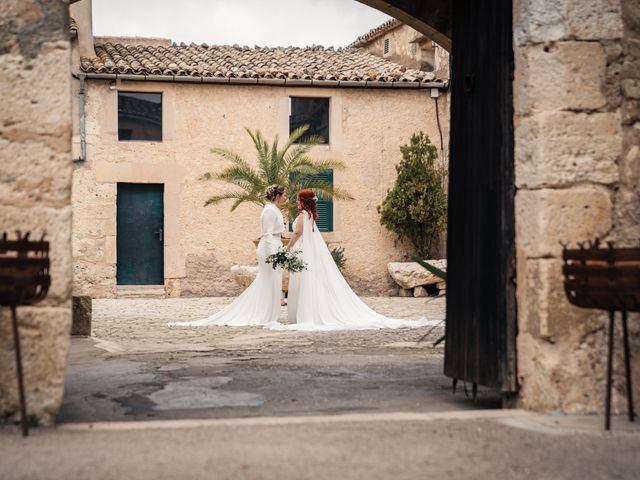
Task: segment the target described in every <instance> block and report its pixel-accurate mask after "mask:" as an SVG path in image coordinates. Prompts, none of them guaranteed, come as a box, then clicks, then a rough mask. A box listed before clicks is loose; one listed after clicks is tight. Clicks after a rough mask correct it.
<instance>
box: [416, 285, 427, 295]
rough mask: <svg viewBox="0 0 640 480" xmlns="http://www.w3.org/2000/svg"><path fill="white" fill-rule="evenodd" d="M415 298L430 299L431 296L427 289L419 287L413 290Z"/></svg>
mask: <svg viewBox="0 0 640 480" xmlns="http://www.w3.org/2000/svg"><path fill="white" fill-rule="evenodd" d="M413 296H414V297H428V296H429V294H428V293H427V289H426V288H424V287H421V286H418V287H416V288H414V289H413Z"/></svg>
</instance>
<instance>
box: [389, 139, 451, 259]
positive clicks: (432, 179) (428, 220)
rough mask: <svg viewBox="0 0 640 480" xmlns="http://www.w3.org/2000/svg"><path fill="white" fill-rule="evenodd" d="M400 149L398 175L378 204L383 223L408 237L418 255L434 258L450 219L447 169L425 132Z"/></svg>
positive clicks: (400, 235) (398, 233) (402, 235)
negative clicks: (400, 157)
mask: <svg viewBox="0 0 640 480" xmlns="http://www.w3.org/2000/svg"><path fill="white" fill-rule="evenodd" d="M400 151H401V152H402V160H401V161H400V163H399V164H398V165H397V166H396V172H397V174H398V178H397V179H396V181H395V183H394V185H393V188H392V189H391V190H389V191H388V192H387V197H386V198H385V199H384V201H383V202H382V205H380V206H378V213H380V223H381V224H382V225H384V226H385V227H387V229H389V230H390V231H392V232H394V233H396V234H397V235H398V237H399V238H406V239H407V240H409V242H411V244H412V245H413V247H414V248H415V250H416V253H417V255H418V257H421V258H431V255H432V254H433V253H434V252H433V249H434V247H435V245H436V242H437V239H438V235H439V234H440V232H442V231H443V230H444V228H445V226H446V221H447V196H446V193H445V190H444V181H445V176H446V171H445V170H444V169H443V168H439V167H438V166H437V165H436V164H435V163H436V159H437V158H438V150H437V149H436V147H435V146H434V145H433V144H432V143H431V141H430V140H429V137H427V136H426V135H425V134H424V133H422V132H418V133H416V134H414V135H412V136H411V141H410V143H409V145H404V146H402V147H400Z"/></svg>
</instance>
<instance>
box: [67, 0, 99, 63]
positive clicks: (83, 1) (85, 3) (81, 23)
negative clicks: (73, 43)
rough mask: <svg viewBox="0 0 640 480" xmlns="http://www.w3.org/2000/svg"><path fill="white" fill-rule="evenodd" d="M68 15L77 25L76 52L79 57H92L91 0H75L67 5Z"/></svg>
mask: <svg viewBox="0 0 640 480" xmlns="http://www.w3.org/2000/svg"><path fill="white" fill-rule="evenodd" d="M69 16H70V17H71V18H73V19H74V20H75V21H76V23H77V25H78V53H79V54H80V56H81V57H94V56H95V51H94V49H93V20H92V17H91V0H77V1H75V2H74V3H72V4H71V5H69Z"/></svg>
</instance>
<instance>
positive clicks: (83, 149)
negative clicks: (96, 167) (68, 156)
mask: <svg viewBox="0 0 640 480" xmlns="http://www.w3.org/2000/svg"><path fill="white" fill-rule="evenodd" d="M84 79H85V76H84V75H82V74H80V75H78V80H80V89H79V90H78V104H79V107H80V156H79V157H78V158H74V159H73V161H74V162H84V161H86V160H87V132H86V128H85V111H84V103H85V84H84Z"/></svg>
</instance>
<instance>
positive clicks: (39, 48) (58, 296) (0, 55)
mask: <svg viewBox="0 0 640 480" xmlns="http://www.w3.org/2000/svg"><path fill="white" fill-rule="evenodd" d="M67 25H68V6H67V5H66V4H64V3H63V2H35V1H26V2H25V1H23V0H7V1H3V2H2V3H1V4H0V45H2V48H0V91H1V92H2V99H3V100H2V109H1V110H0V219H1V223H0V227H1V228H0V231H3V232H7V233H8V234H9V238H12V237H13V236H14V235H15V233H14V232H15V231H16V230H20V231H22V232H23V233H24V232H26V231H31V232H32V238H34V237H36V238H39V237H40V236H41V235H42V233H44V232H46V234H47V237H46V238H47V239H48V240H49V242H50V259H51V272H50V273H51V278H52V285H51V288H50V290H49V295H48V297H47V298H46V299H45V300H44V301H43V302H41V303H39V304H37V305H34V306H31V307H19V308H18V320H19V329H20V334H21V335H20V336H21V346H22V358H23V369H24V378H25V389H26V396H27V409H28V412H29V413H30V414H34V415H36V416H37V417H38V418H39V420H40V422H41V423H44V424H51V423H52V422H53V421H54V419H55V416H56V414H57V412H58V409H59V408H60V404H61V401H62V393H63V388H64V370H65V366H66V362H67V351H68V349H69V332H70V328H71V290H72V283H71V267H72V261H71V170H72V162H71V79H70V77H69V71H68V68H65V67H66V66H67V65H69V62H70V46H69V38H68V33H67ZM61 66H62V68H61ZM52 92H55V94H52ZM18 405H19V401H18V389H17V377H16V363H15V352H14V350H13V334H12V331H11V317H10V313H9V309H8V308H4V307H1V308H0V424H1V423H3V421H4V420H6V419H7V418H8V419H16V417H15V412H19V407H18ZM18 415H19V413H18Z"/></svg>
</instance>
